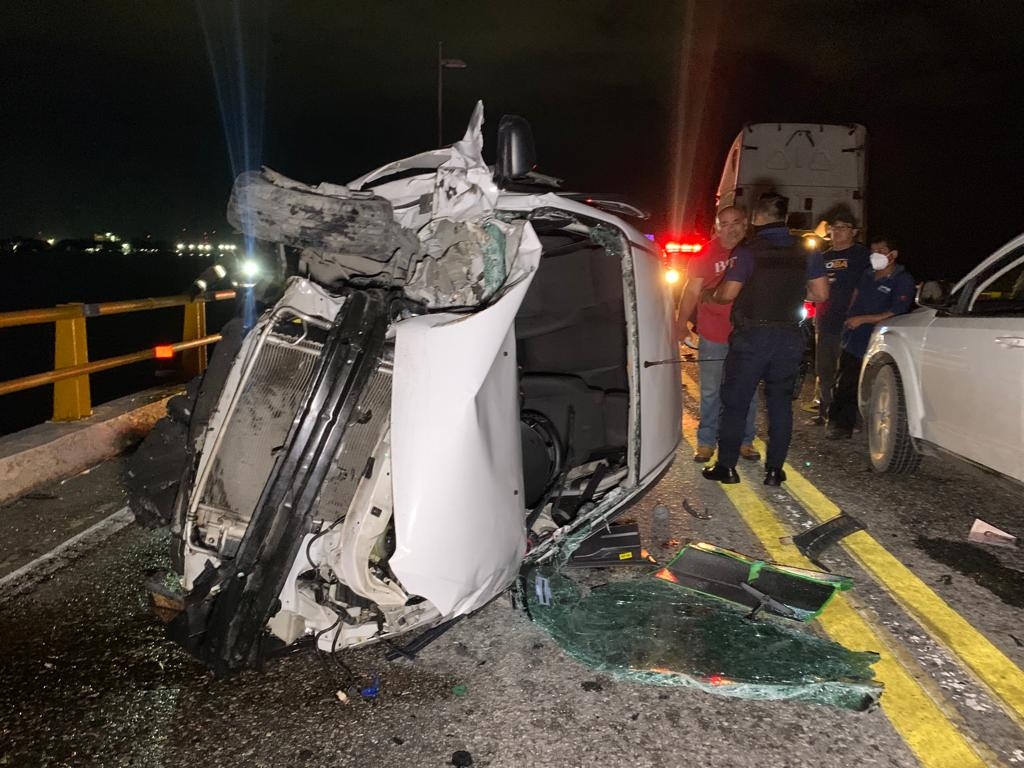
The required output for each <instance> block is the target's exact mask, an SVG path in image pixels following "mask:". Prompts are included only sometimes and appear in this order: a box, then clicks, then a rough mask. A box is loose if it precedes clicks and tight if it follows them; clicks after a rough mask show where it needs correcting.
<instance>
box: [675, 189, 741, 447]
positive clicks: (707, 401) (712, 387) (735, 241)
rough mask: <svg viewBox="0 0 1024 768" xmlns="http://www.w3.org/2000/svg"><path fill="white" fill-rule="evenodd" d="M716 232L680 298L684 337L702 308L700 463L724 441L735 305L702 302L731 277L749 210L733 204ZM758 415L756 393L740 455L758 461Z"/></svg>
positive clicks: (689, 269) (717, 218)
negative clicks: (721, 429) (725, 379)
mask: <svg viewBox="0 0 1024 768" xmlns="http://www.w3.org/2000/svg"><path fill="white" fill-rule="evenodd" d="M715 230H716V233H717V234H716V235H715V237H714V239H712V240H711V242H710V243H708V245H707V247H705V248H704V249H703V251H702V252H701V253H700V254H698V255H696V256H694V258H692V259H691V260H690V263H689V265H688V266H687V268H686V272H687V276H688V278H687V281H686V286H685V287H684V288H683V297H682V300H681V301H680V302H679V320H678V322H679V336H680V337H681V338H683V337H685V325H686V321H687V320H688V319H689V318H690V316H691V315H692V314H693V310H694V307H696V308H697V332H698V333H699V334H700V342H699V343H698V345H697V355H698V359H699V360H700V425H699V426H698V427H697V450H696V452H695V453H694V454H693V460H694V461H696V462H701V463H703V462H706V461H710V460H711V456H712V455H713V454H714V452H715V446H716V445H717V444H718V419H719V416H720V415H721V411H722V400H721V398H720V397H719V390H720V389H721V386H722V370H723V369H724V368H725V355H726V353H727V352H728V351H729V334H730V333H732V322H731V321H730V320H729V312H730V311H731V309H732V305H731V304H713V303H710V302H706V301H700V296H701V293H702V292H703V291H705V290H714V289H715V288H717V287H718V284H719V283H720V282H722V278H723V277H725V272H726V270H727V269H728V268H729V265H730V264H731V263H732V260H733V249H735V248H736V247H737V246H740V243H741V242H742V241H743V238H744V237H746V236H747V213H746V211H744V210H743V209H742V208H739V207H737V206H735V205H729V206H726V207H725V208H722V209H721V210H720V211H719V212H718V215H716V216H715ZM756 418H757V398H756V397H754V398H751V400H750V408H748V409H747V420H746V423H745V426H744V429H743V444H742V445H740V456H741V457H743V458H744V459H747V460H749V461H757V460H758V459H760V458H761V455H760V454H759V453H758V452H757V449H756V448H754V428H755V419H756Z"/></svg>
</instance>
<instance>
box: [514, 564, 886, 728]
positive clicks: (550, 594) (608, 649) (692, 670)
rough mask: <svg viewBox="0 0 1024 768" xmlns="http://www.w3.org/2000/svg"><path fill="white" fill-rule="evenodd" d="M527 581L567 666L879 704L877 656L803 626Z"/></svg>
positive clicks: (738, 692) (852, 705)
mask: <svg viewBox="0 0 1024 768" xmlns="http://www.w3.org/2000/svg"><path fill="white" fill-rule="evenodd" d="M530 578H531V583H530V584H529V585H528V586H529V589H528V590H526V597H527V600H528V601H529V605H530V610H531V613H532V616H533V618H534V620H535V621H536V622H537V623H538V624H540V625H541V626H542V627H543V628H544V629H545V630H547V631H548V632H549V633H550V634H551V636H552V637H553V638H554V640H555V641H556V642H557V643H558V644H559V646H561V648H562V649H563V650H564V651H565V652H566V653H568V654H569V655H570V656H572V657H573V658H575V659H576V660H578V661H580V662H582V663H583V664H586V665H587V666H588V667H591V668H593V669H595V670H597V671H600V672H604V673H606V674H609V675H612V676H613V677H616V678H619V679H623V680H629V681H633V682H641V683H649V684H654V685H678V686H685V687H691V688H700V689H703V690H705V691H708V692H712V693H717V694H721V695H726V696H734V697H737V698H745V699H763V700H779V699H791V700H797V701H805V702H813V703H817V704H828V705H832V706H836V707H844V708H847V709H866V708H868V707H869V706H871V704H872V703H873V702H875V701H876V700H877V699H878V697H879V696H880V694H881V686H880V685H879V684H878V683H876V682H875V681H874V675H873V672H872V669H871V665H872V664H874V663H875V662H876V661H877V660H878V655H877V654H874V653H867V652H855V651H850V650H848V649H846V648H844V647H843V646H841V645H838V644H836V643H833V642H831V641H829V640H826V639H823V638H821V637H818V636H817V635H814V634H812V633H811V632H809V631H806V630H800V629H798V628H797V627H798V626H799V625H783V624H782V623H781V622H775V621H766V620H760V621H751V620H749V619H747V618H745V614H746V613H747V611H743V610H740V609H738V608H737V607H734V606H733V605H731V604H730V603H727V602H723V601H720V600H715V599H713V598H708V597H705V596H702V595H700V594H697V593H696V592H693V591H690V590H687V589H683V588H681V587H678V586H675V585H674V584H672V583H670V582H668V581H665V580H662V579H657V578H651V577H649V576H642V577H639V578H634V579H628V580H620V581H613V582H611V583H609V584H605V585H603V586H600V587H596V588H593V589H590V590H589V591H587V592H586V593H584V588H583V587H581V585H579V584H577V583H576V582H574V581H572V580H570V579H568V578H566V577H565V576H563V575H561V574H560V573H558V572H556V571H553V570H547V569H541V570H540V571H536V572H535V575H532V576H531V577H530ZM534 578H539V579H541V580H546V581H542V582H541V583H542V584H543V585H544V587H545V588H544V589H543V590H535V589H534V583H533V581H532V580H533V579H534ZM548 587H549V588H550V590H549V589H548ZM538 592H539V593H540V594H541V595H542V597H541V598H540V599H538V595H537V593H538ZM542 602H543V603H546V604H541V603H542Z"/></svg>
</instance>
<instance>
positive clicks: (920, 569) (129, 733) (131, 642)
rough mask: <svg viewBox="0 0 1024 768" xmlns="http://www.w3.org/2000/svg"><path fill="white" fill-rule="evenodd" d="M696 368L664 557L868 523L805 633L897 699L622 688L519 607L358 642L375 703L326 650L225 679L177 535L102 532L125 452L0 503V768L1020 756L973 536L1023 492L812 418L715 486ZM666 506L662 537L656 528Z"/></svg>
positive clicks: (769, 546)
mask: <svg viewBox="0 0 1024 768" xmlns="http://www.w3.org/2000/svg"><path fill="white" fill-rule="evenodd" d="M696 375H697V374H696V371H694V370H692V367H691V369H690V370H688V371H687V373H686V376H684V382H687V384H688V388H687V392H688V394H687V398H686V404H687V415H686V417H685V419H684V442H683V443H682V444H681V446H680V449H679V455H678V457H677V460H676V462H675V464H674V465H673V466H672V468H671V469H670V470H669V472H668V473H667V474H666V476H665V477H664V478H663V479H662V481H661V482H660V483H659V484H658V486H657V487H656V488H655V489H654V490H653V491H652V492H651V493H649V494H647V495H646V496H645V497H644V498H643V500H642V501H641V502H639V503H638V504H637V505H636V506H634V507H633V508H631V509H630V510H628V511H627V512H626V513H625V515H624V517H625V518H630V519H634V520H636V521H637V522H639V523H640V525H641V528H642V530H643V531H644V533H645V541H646V543H647V545H648V547H649V548H650V550H651V551H652V553H653V554H654V555H655V556H657V557H659V558H662V559H663V558H664V557H665V556H666V555H668V554H671V552H672V551H673V550H675V549H678V547H679V544H678V543H677V542H684V541H687V540H702V541H708V542H711V543H714V544H719V545H722V546H726V547H729V548H732V549H736V550H740V551H743V552H747V553H749V554H751V555H756V556H759V557H769V558H775V559H778V560H781V561H784V562H789V563H791V564H795V565H800V564H802V563H801V560H800V556H799V553H798V552H797V551H796V549H795V548H793V547H792V546H789V545H787V544H785V543H780V541H779V539H780V537H781V536H785V535H791V534H793V533H797V532H799V531H801V530H804V529H806V528H807V527H810V526H811V525H813V524H814V523H815V522H817V521H818V519H821V518H827V517H831V516H832V515H834V514H836V513H837V511H838V510H840V509H841V510H842V511H844V512H846V513H847V514H851V515H854V516H855V517H857V518H858V519H859V520H860V521H861V522H862V523H864V525H865V527H866V532H862V533H857V534H854V535H853V536H851V537H849V538H848V539H846V540H845V542H844V544H845V546H842V545H840V546H837V547H835V548H833V549H831V550H829V551H828V553H827V554H826V555H825V556H824V557H823V562H824V563H825V564H826V565H828V567H830V568H831V569H832V570H835V571H837V572H840V573H846V574H849V575H851V576H853V577H854V579H855V581H856V587H855V589H854V590H853V591H852V592H851V593H847V595H849V597H848V598H847V597H843V598H842V599H841V600H839V601H836V604H835V605H830V607H829V608H828V609H827V610H826V612H825V614H824V615H823V616H822V620H821V621H820V622H815V626H814V627H813V628H812V630H811V631H816V632H820V633H823V634H827V635H828V636H830V637H832V638H833V639H834V640H836V641H838V642H841V643H843V644H844V645H847V646H848V647H850V648H855V649H857V650H874V651H879V652H880V653H881V654H882V661H881V662H879V664H877V665H876V667H875V669H876V674H877V676H878V677H879V679H881V680H882V682H883V683H884V684H885V686H886V689H885V693H884V694H883V696H882V699H881V706H880V707H877V708H875V709H873V710H871V711H868V712H852V711H847V710H840V709H834V708H831V707H827V706H817V705H808V704H797V703H792V702H771V701H749V700H742V699H734V698H728V697H726V696H718V695H714V694H709V693H705V692H701V691H696V690H692V689H686V688H676V687H657V686H649V685H642V684H637V683H629V682H621V681H616V680H613V679H611V678H610V677H608V676H606V675H602V674H598V673H596V672H594V671H593V670H591V669H588V668H586V667H585V666H583V665H581V664H580V663H578V662H576V661H574V660H573V659H571V658H569V657H568V656H567V655H566V654H565V653H563V652H562V651H561V650H560V649H559V647H558V646H557V645H556V644H555V643H554V642H553V640H552V639H551V638H550V637H549V636H548V635H547V634H546V633H545V632H544V631H543V630H542V629H541V628H539V627H538V626H537V625H535V624H532V623H531V622H530V620H529V619H528V618H527V617H526V616H525V615H524V614H523V613H522V612H521V611H518V610H516V609H514V608H513V607H512V606H511V604H510V602H509V601H508V600H505V599H504V598H500V599H498V600H497V601H495V602H494V603H492V604H491V605H490V606H488V607H487V608H486V609H485V610H483V611H482V612H480V613H479V614H477V615H476V616H474V617H472V618H471V619H469V620H467V621H464V622H462V623H460V624H459V625H457V626H456V627H455V628H454V629H453V630H451V631H450V632H449V633H447V634H446V635H444V636H443V637H442V638H441V639H440V640H438V641H436V642H435V643H434V644H433V645H431V646H429V647H428V648H427V649H426V650H425V651H424V652H423V653H422V654H420V656H419V657H418V659H417V660H416V661H414V662H409V661H404V660H403V661H398V662H388V661H386V660H385V659H384V656H383V653H382V650H381V649H377V648H368V649H364V650H361V651H357V652H353V653H347V654H344V655H343V656H342V660H343V662H344V664H345V665H347V667H348V668H350V669H351V670H352V672H353V673H354V674H355V675H357V676H358V677H360V678H361V679H363V680H366V679H369V678H370V677H371V676H372V675H373V674H375V673H376V674H377V675H379V679H380V693H379V695H378V696H377V697H376V698H375V699H373V700H372V701H364V700H360V699H354V700H350V701H348V702H347V703H344V702H342V701H340V700H339V699H338V697H337V696H336V692H337V691H338V690H341V689H344V688H346V687H347V685H348V684H349V680H348V677H347V674H348V673H347V671H346V670H345V669H344V668H343V667H342V666H341V665H340V664H337V663H336V662H335V661H334V660H332V659H330V658H329V657H324V656H318V655H316V654H314V653H312V652H310V651H303V652H300V653H295V654H293V655H287V656H282V657H278V658H272V659H269V660H267V662H266V663H265V665H264V667H263V669H262V670H259V671H253V672H247V673H245V674H242V675H240V676H238V677H237V678H234V679H231V680H226V681H222V680H214V679H212V677H211V676H210V675H209V674H208V673H207V672H206V671H205V670H204V669H202V668H201V667H199V666H197V665H196V664H195V663H194V662H193V661H192V660H191V659H190V658H189V657H187V656H186V655H185V654H184V652H182V651H180V650H179V648H178V647H177V646H175V645H174V644H172V643H170V642H169V641H167V640H166V639H165V638H164V635H163V627H162V625H161V624H160V622H159V621H158V620H157V619H156V618H155V616H154V614H153V612H152V610H151V608H150V606H149V602H148V598H147V594H146V591H145V588H144V582H145V580H146V578H147V575H148V574H150V573H152V572H153V571H154V570H155V569H158V568H160V567H164V566H166V564H167V563H166V557H165V554H164V553H165V551H166V539H165V534H163V533H162V532H153V531H145V530H142V529H139V528H136V527H135V526H134V525H124V524H123V523H122V522H118V520H114V522H113V523H107V524H105V525H101V526H100V527H99V528H96V529H91V528H90V526H92V525H93V524H95V523H96V522H97V521H100V520H102V519H104V518H108V517H109V516H110V515H111V513H112V512H115V511H116V510H118V509H120V508H121V507H123V505H124V503H125V502H124V491H123V489H122V488H121V486H120V484H119V475H120V462H118V461H115V462H110V463H108V464H106V465H104V466H102V467H98V468H96V469H94V470H93V471H92V472H90V473H89V474H87V475H83V476H80V477H78V478H75V479H73V480H69V481H67V482H66V483H63V484H60V485H57V486H54V487H53V488H50V489H44V490H43V491H41V492H38V493H36V494H33V497H32V498H26V499H22V500H20V501H18V502H15V503H13V504H11V505H9V506H7V507H5V508H3V509H0V521H2V523H3V526H2V528H3V531H4V533H3V535H2V536H0V647H2V648H3V662H2V665H0V765H11V766H138V767H149V766H152V767H154V768H155V767H157V766H183V767H184V766H189V767H190V768H191V766H195V765H200V764H201V765H206V766H247V767H250V768H256V767H258V766H268V767H269V766H274V767H275V768H276V767H281V766H295V767H296V768H305V767H307V766H308V767H310V768H313V767H319V766H377V765H388V766H444V765H447V764H451V761H452V756H453V754H454V753H455V752H457V751H464V752H467V753H469V755H470V756H471V757H472V760H473V765H475V766H530V765H536V766H548V765H550V766H591V765H616V764H623V765H630V766H637V767H639V766H677V765H694V766H698V765H699V766H739V767H742V766H794V767H798V766H799V767H802V766H808V767H811V766H813V767H814V768H828V767H830V766H890V767H892V766H915V765H926V766H949V767H950V768H964V766H972V765H978V766H985V765H1005V766H1012V765H1017V764H1019V765H1022V766H1024V731H1022V729H1021V723H1022V722H1024V686H1022V683H1021V680H1022V679H1024V678H1022V673H1021V669H1020V667H1021V664H1022V662H1024V621H1022V616H1024V611H1022V610H1021V608H1022V606H1024V557H1022V553H1021V550H1019V549H1016V550H1013V549H998V548H995V547H988V546H978V545H970V544H968V543H967V541H966V539H967V532H968V530H969V529H970V526H971V523H972V522H973V521H974V519H975V518H976V517H980V518H982V519H984V520H986V521H988V522H990V523H992V524H993V525H996V526H998V527H1001V528H1004V529H1008V530H1009V531H1011V532H1017V533H1021V532H1022V528H1024V512H1022V504H1021V501H1022V493H1021V491H1020V490H1019V489H1017V488H1014V487H1012V486H1009V485H1006V484H1004V483H1003V481H1000V480H997V479H994V478H992V477H989V476H987V475H984V474H983V473H979V472H977V471H974V470H968V469H965V468H963V467H961V466H958V465H956V464H953V463H952V462H950V461H948V460H944V459H942V460H940V459H932V458H925V459H924V460H923V462H922V465H921V467H920V469H919V470H918V472H917V474H916V475H913V476H909V477H889V476H879V475H876V474H874V473H872V472H870V471H869V470H868V465H867V460H866V440H865V438H864V436H863V435H862V434H858V435H855V436H854V438H853V439H852V440H850V441H840V442H838V443H837V442H833V441H827V440H826V439H825V437H824V430H823V429H822V428H819V427H812V426H809V425H806V424H805V421H806V419H807V418H808V417H809V414H806V415H805V414H803V413H802V412H799V411H798V412H797V416H796V419H797V424H798V427H797V430H796V434H795V438H794V447H793V450H792V452H791V455H790V464H791V470H793V471H791V476H790V482H789V483H787V484H786V485H785V486H783V488H782V489H781V490H780V489H767V488H765V487H764V486H763V485H762V484H761V482H760V480H761V472H760V465H756V464H754V463H753V462H743V464H744V466H741V467H740V469H741V471H742V474H743V483H741V484H739V485H737V486H730V487H728V488H723V487H721V486H719V485H718V484H715V483H710V482H708V481H706V480H703V479H702V478H701V477H700V474H699V469H700V465H698V464H695V463H694V462H692V461H691V455H692V451H693V443H694V431H695V429H696V423H695V419H694V417H695V415H696V411H695V408H694V403H693V402H692V398H691V397H690V393H695V389H694V387H693V384H692V380H690V381H687V378H688V377H695V376H696ZM763 426H764V425H762V427H763ZM683 498H686V499H687V500H688V502H689V504H690V506H691V507H695V508H698V509H703V508H704V507H705V506H706V507H707V509H708V511H709V512H710V513H711V519H708V520H701V519H697V518H695V517H693V516H692V515H690V514H688V513H687V512H686V511H684V509H683V506H682V500H683ZM657 505H664V506H667V507H668V508H669V510H670V513H671V514H670V517H669V523H668V528H667V529H661V528H659V529H657V530H655V529H654V527H653V526H652V519H653V515H652V510H653V509H654V508H655V506H657ZM83 531H84V532H85V534H84V535H83V536H81V537H80V538H79V539H77V540H76V542H75V543H74V544H72V545H71V546H67V547H64V548H63V549H61V550H60V551H58V552H57V554H56V555H54V556H51V557H49V558H47V559H44V560H43V561H42V562H37V564H36V565H34V566H32V567H31V568H30V569H29V570H28V571H27V572H22V574H21V575H19V576H16V577H14V578H10V574H12V573H17V572H18V569H19V568H22V567H23V566H24V565H25V564H26V563H28V562H30V561H34V560H35V559H36V558H39V557H40V556H43V557H45V556H46V553H47V552H50V551H52V550H53V548H54V547H55V546H57V545H59V544H61V543H62V542H64V541H66V540H67V539H69V538H71V537H73V536H75V535H78V534H82V532H83ZM596 578H600V574H598V575H597V576H596Z"/></svg>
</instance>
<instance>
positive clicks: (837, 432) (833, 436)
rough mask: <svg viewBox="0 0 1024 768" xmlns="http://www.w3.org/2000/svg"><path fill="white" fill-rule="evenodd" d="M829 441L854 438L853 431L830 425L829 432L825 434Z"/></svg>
mask: <svg viewBox="0 0 1024 768" xmlns="http://www.w3.org/2000/svg"><path fill="white" fill-rule="evenodd" d="M825 437H826V438H827V439H828V440H849V439H850V438H851V437H853V430H851V429H843V428H842V427H840V426H839V425H837V424H830V425H829V428H828V432H826V433H825Z"/></svg>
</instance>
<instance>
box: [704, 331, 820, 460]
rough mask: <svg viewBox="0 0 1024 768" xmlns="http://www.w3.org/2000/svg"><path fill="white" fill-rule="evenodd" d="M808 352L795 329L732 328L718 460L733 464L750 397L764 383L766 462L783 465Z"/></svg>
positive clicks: (724, 378)
mask: <svg viewBox="0 0 1024 768" xmlns="http://www.w3.org/2000/svg"><path fill="white" fill-rule="evenodd" d="M803 354H804V337H803V334H801V333H800V330H799V329H798V328H797V327H796V326H795V325H794V326H793V327H792V328H790V327H784V328H766V327H757V326H755V327H752V328H746V329H744V330H741V331H734V332H733V334H732V336H731V337H730V338H729V354H728V356H727V357H726V359H725V373H724V375H723V377H722V418H721V420H720V421H719V424H718V463H719V464H721V465H723V466H726V467H735V466H736V461H737V459H739V455H740V442H741V441H742V440H743V427H744V423H745V421H746V418H747V408H749V407H750V400H751V398H753V396H754V393H755V392H757V385H758V383H759V382H761V381H763V382H764V398H765V404H766V406H767V410H768V456H767V457H766V459H765V466H766V467H771V468H773V469H774V468H780V469H781V468H782V465H783V464H784V463H785V461H786V454H787V453H788V452H789V441H790V440H791V439H792V437H793V388H794V387H795V386H796V379H797V375H798V374H799V372H800V360H801V359H802V358H803Z"/></svg>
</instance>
